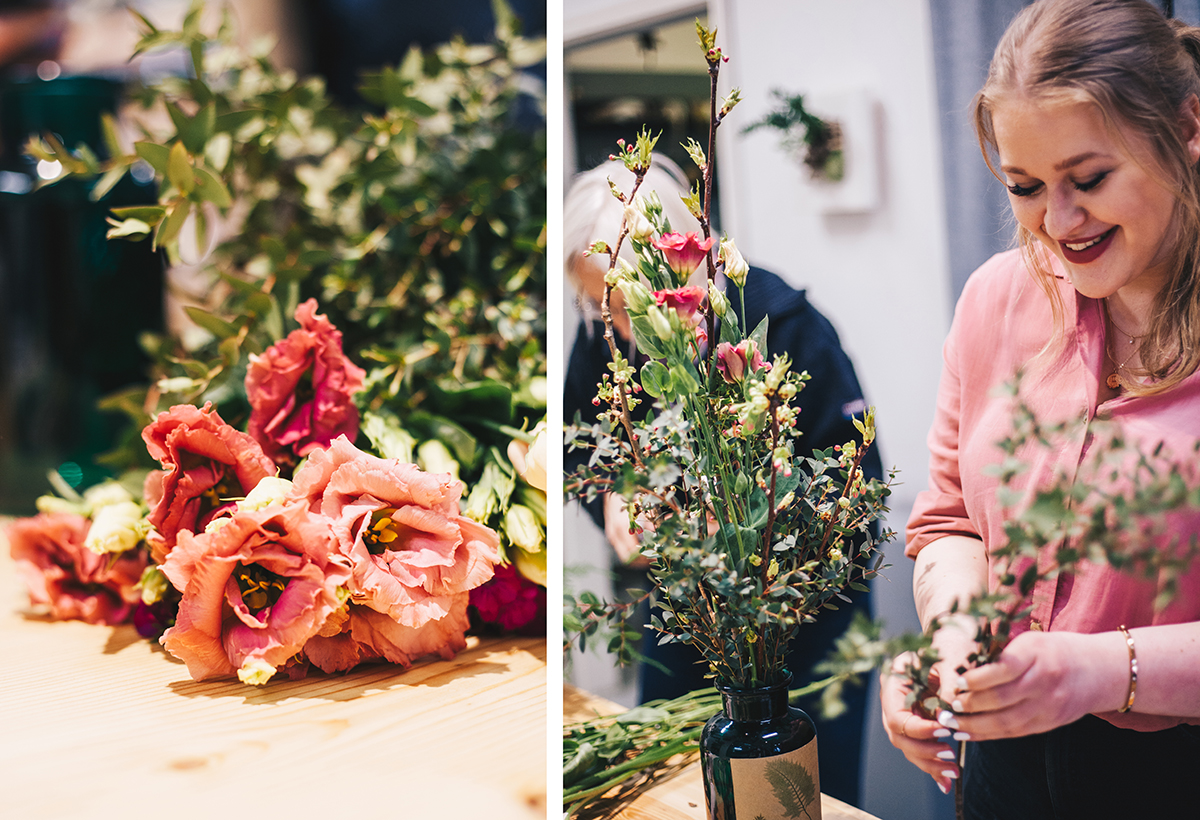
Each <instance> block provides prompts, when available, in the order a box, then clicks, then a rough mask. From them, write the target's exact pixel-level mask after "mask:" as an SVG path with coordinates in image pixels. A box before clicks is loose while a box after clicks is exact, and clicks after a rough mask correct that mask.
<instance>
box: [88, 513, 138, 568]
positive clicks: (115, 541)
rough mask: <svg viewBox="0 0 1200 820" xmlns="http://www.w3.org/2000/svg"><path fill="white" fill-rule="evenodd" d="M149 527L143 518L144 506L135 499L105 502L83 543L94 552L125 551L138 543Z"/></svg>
mask: <svg viewBox="0 0 1200 820" xmlns="http://www.w3.org/2000/svg"><path fill="white" fill-rule="evenodd" d="M147 529H148V527H147V525H146V524H145V523H144V521H143V519H142V508H141V507H140V506H138V504H137V503H136V502H133V501H119V502H117V503H115V504H105V505H104V506H103V507H101V508H100V511H99V512H97V513H96V516H95V518H93V519H92V526H91V528H90V529H89V530H88V534H87V537H86V538H85V539H84V541H83V545H84V546H85V547H87V548H88V549H90V550H91V551H92V552H95V553H99V554H101V555H103V554H104V553H108V552H125V551H126V550H131V549H133V548H134V547H136V546H137V545H138V542H140V541H141V540H142V539H143V538H144V537H145V536H146V531H147Z"/></svg>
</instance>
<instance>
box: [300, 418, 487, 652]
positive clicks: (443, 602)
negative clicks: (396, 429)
mask: <svg viewBox="0 0 1200 820" xmlns="http://www.w3.org/2000/svg"><path fill="white" fill-rule="evenodd" d="M292 492H293V495H294V497H296V498H300V499H303V500H304V501H305V502H306V503H307V504H308V506H309V508H310V509H311V510H312V511H314V512H317V511H319V512H320V513H321V514H322V515H324V516H326V517H327V518H329V519H330V521H331V523H332V528H333V533H334V536H335V538H336V539H337V542H338V549H339V551H340V552H341V553H342V554H343V555H344V556H346V557H347V558H348V559H349V561H350V564H351V566H352V569H353V577H352V579H351V582H350V591H351V594H352V596H353V598H352V600H353V602H354V603H355V604H358V605H360V606H358V607H356V610H358V614H359V615H360V616H361V617H360V618H359V619H358V620H357V621H355V622H354V623H353V624H352V632H353V631H354V630H359V632H358V633H355V634H360V633H361V634H366V632H364V630H367V629H368V627H369V629H370V632H371V634H372V636H373V637H372V640H371V641H370V645H371V646H372V648H373V649H374V650H375V651H377V652H379V654H380V655H382V656H383V657H386V658H388V659H389V660H394V659H395V657H399V656H412V657H416V656H419V655H420V654H425V653H426V652H435V651H440V649H439V647H440V646H442V645H444V642H445V641H448V640H450V639H451V638H452V639H453V642H454V643H455V644H460V643H461V640H462V634H461V633H462V630H465V628H466V621H465V617H466V615H465V613H466V603H467V594H468V592H469V591H470V590H471V589H473V588H475V587H477V586H479V585H480V584H483V583H485V582H486V581H487V580H488V579H490V578H491V577H492V572H493V570H492V567H493V565H494V564H495V563H496V562H497V561H498V560H499V555H498V552H497V550H498V547H499V543H500V539H499V536H497V535H496V533H495V532H493V531H492V530H491V529H489V528H487V527H485V526H483V525H482V524H479V523H476V522H475V521H472V520H471V519H469V518H465V517H463V516H462V515H460V514H459V511H458V500H459V497H460V496H461V494H462V484H461V482H459V481H456V480H455V479H453V478H452V477H451V476H449V475H446V474H432V473H426V472H422V471H421V470H420V469H419V468H417V467H416V466H415V465H412V464H403V463H401V462H399V461H397V460H395V459H382V458H377V457H375V456H373V455H370V454H368V453H364V452H362V451H361V450H359V449H358V448H356V447H355V446H354V445H353V444H351V443H350V442H349V441H347V440H346V439H345V438H344V437H339V438H337V439H335V440H334V441H333V443H332V444H330V446H329V448H328V449H327V450H323V451H322V450H317V451H314V452H313V453H312V454H311V455H310V456H309V458H308V461H307V462H305V464H304V467H302V468H301V469H300V470H299V471H298V472H297V473H296V476H295V479H294V482H293V489H292ZM367 608H369V609H371V610H374V611H375V612H377V613H380V614H382V615H386V616H387V620H391V621H393V622H394V623H395V624H396V625H397V626H399V627H404V628H406V629H407V630H409V631H408V632H404V631H402V630H397V629H393V628H392V627H390V626H388V625H387V624H384V623H383V622H382V621H380V620H379V619H378V618H375V617H374V616H373V615H372V614H371V613H369V612H364V611H363V610H364V609H367ZM448 619H449V620H448ZM360 622H361V623H360ZM422 630H428V631H429V634H430V635H432V636H433V639H429V636H428V635H425V634H424V633H423V632H422ZM356 640H357V639H356ZM429 647H434V648H429ZM396 662H402V661H396Z"/></svg>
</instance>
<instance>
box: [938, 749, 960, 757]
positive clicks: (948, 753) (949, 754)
mask: <svg viewBox="0 0 1200 820" xmlns="http://www.w3.org/2000/svg"><path fill="white" fill-rule="evenodd" d="M937 756H938V758H939V759H941V760H954V758H955V757H956V755H955V754H954V752H952V751H950V750H949V749H943V750H942V751H940V752H938V753H937Z"/></svg>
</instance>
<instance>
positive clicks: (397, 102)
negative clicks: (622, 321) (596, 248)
mask: <svg viewBox="0 0 1200 820" xmlns="http://www.w3.org/2000/svg"><path fill="white" fill-rule="evenodd" d="M497 8H498V13H497V20H498V25H497V31H496V37H495V40H494V41H493V42H491V43H489V44H481V45H475V44H467V43H465V42H462V41H461V40H455V41H453V42H450V43H448V44H445V45H443V46H440V47H438V48H436V49H433V50H431V51H428V52H421V51H419V50H416V49H414V50H412V51H410V52H409V53H408V55H407V56H406V57H405V59H404V60H403V62H402V63H401V64H400V65H399V66H395V67H385V68H383V69H381V70H380V71H379V72H378V73H376V74H372V75H368V76H366V77H364V79H363V94H364V96H365V97H366V98H367V99H368V100H370V101H371V102H373V103H374V104H376V105H377V106H378V110H376V111H352V110H343V109H341V108H339V107H338V106H337V105H335V104H334V103H333V102H332V101H331V100H330V99H329V97H328V96H327V95H326V91H325V88H324V84H323V82H322V81H321V80H320V79H318V78H298V77H296V76H295V75H294V74H292V73H290V72H284V71H279V70H277V69H276V68H274V67H273V65H272V64H271V62H270V59H269V58H268V56H267V54H266V53H265V51H264V50H262V49H261V48H260V49H259V50H257V51H255V52H254V53H249V54H247V53H243V52H242V51H240V50H239V49H238V48H236V47H235V46H234V44H233V43H234V37H233V29H232V23H231V21H230V19H229V18H228V16H226V18H225V19H224V22H223V23H222V25H221V27H220V30H219V31H218V32H217V33H216V34H215V35H213V36H210V35H208V34H206V33H205V32H204V31H202V30H201V28H200V24H199V20H200V13H199V12H200V4H199V3H198V2H197V3H195V4H194V5H193V7H192V9H191V11H190V12H189V14H188V16H187V19H186V21H185V23H184V25H183V27H182V29H181V30H178V31H168V30H162V29H158V28H156V27H154V26H153V25H152V24H151V23H150V22H149V21H148V20H145V18H141V20H142V24H143V30H142V38H141V41H140V42H139V43H138V45H137V49H136V51H137V53H139V54H141V53H147V52H152V51H158V50H162V49H182V50H184V51H185V52H186V53H188V54H190V55H191V59H192V68H193V76H189V77H172V78H167V79H164V80H162V81H160V82H158V83H156V84H155V85H153V86H150V87H147V88H144V89H141V90H140V91H139V92H137V94H136V97H137V99H138V100H140V102H141V103H142V104H143V105H144V106H145V108H146V110H147V111H151V112H153V111H160V112H163V111H165V113H166V114H167V116H166V117H164V118H161V119H162V120H163V121H164V122H166V123H168V124H169V125H168V127H167V129H166V130H165V131H157V130H154V129H153V128H152V127H150V126H145V130H146V133H145V138H144V139H142V140H140V141H138V142H137V144H136V145H135V146H133V148H132V149H131V150H130V149H126V148H124V147H122V146H121V145H120V144H119V142H118V140H117V137H116V129H115V128H114V127H113V124H112V123H111V122H106V123H105V128H104V133H105V134H106V141H107V142H108V143H109V149H110V151H111V158H110V159H108V160H106V161H104V162H100V161H98V160H96V159H95V157H94V156H91V155H90V154H88V155H84V154H82V153H81V152H78V151H76V152H72V151H69V150H67V149H66V148H65V147H64V146H62V145H60V144H58V143H57V142H56V141H55V140H54V138H53V137H52V136H46V137H44V138H43V139H42V140H35V141H34V142H33V143H32V144H31V145H30V146H29V149H30V150H31V151H32V152H33V153H35V154H37V155H39V156H45V157H46V158H49V159H58V160H59V161H62V162H63V164H64V168H65V169H66V173H67V174H68V175H69V174H77V175H86V176H93V177H97V181H96V183H95V185H94V187H93V192H92V193H93V197H95V198H102V197H103V196H104V194H105V193H106V192H107V190H108V189H109V188H110V187H111V186H112V185H113V184H114V183H115V182H116V181H117V180H118V179H119V178H120V176H121V175H122V174H124V173H125V172H126V171H128V170H129V169H130V168H131V167H132V166H134V165H135V164H137V163H142V162H144V163H146V164H148V165H149V166H150V167H151V168H152V169H153V170H154V173H155V174H156V176H157V178H158V180H159V189H158V191H159V193H158V201H157V203H155V204H153V205H147V206H144V207H138V208H122V209H115V210H114V212H113V218H112V219H111V220H110V222H111V224H112V225H113V229H112V231H111V232H110V234H109V235H110V237H114V238H115V237H123V238H127V239H141V238H146V237H149V238H150V241H151V242H153V243H154V244H155V246H156V247H161V248H164V249H165V251H166V253H167V254H168V256H169V257H170V259H171V260H172V261H176V262H177V261H180V260H181V259H182V260H183V261H191V260H190V259H188V258H187V257H188V255H189V252H188V251H187V250H186V249H187V246H188V245H191V246H195V247H196V248H198V249H200V250H198V251H191V252H190V253H191V256H192V257H194V256H196V255H198V254H202V253H203V249H204V248H206V247H207V246H208V245H209V244H210V243H211V242H212V241H213V240H214V237H217V238H219V239H220V242H219V245H218V246H217V247H216V249H215V250H214V251H213V252H212V253H211V254H210V255H209V256H207V257H206V258H204V259H203V261H202V265H203V268H204V270H205V271H207V274H208V275H209V277H210V283H211V287H210V288H209V289H208V292H209V296H208V298H207V299H206V301H205V303H204V304H202V305H200V306H196V307H191V308H189V309H188V315H189V317H190V318H191V319H192V321H193V322H194V323H195V324H196V325H197V326H198V327H199V328H200V329H201V331H202V332H201V333H200V334H199V336H198V337H197V338H196V339H192V338H189V341H188V343H187V344H185V343H184V342H183V340H181V339H177V338H158V337H148V338H147V339H146V340H145V343H144V346H145V348H146V350H147V351H148V352H149V353H150V354H151V356H152V357H153V360H154V370H153V373H152V374H151V379H150V386H148V387H146V388H144V389H142V390H141V392H140V393H139V394H127V395H124V396H123V397H120V398H119V399H118V398H114V399H113V400H112V401H111V402H110V403H109V405H108V406H110V407H114V408H120V409H122V410H124V411H127V412H128V413H129V415H130V417H131V421H132V423H133V425H134V426H135V427H136V428H138V429H140V427H141V426H142V425H144V424H145V423H147V422H148V421H149V420H150V418H152V417H153V415H154V414H156V413H157V412H158V411H160V410H163V409H165V408H167V407H169V406H171V405H174V404H180V403H193V404H198V405H199V404H203V403H204V402H207V401H211V402H213V403H214V404H216V405H217V406H218V408H219V410H220V412H221V414H222V416H223V417H224V418H225V419H226V420H227V421H229V422H230V423H232V424H234V425H239V424H240V423H241V422H242V421H243V420H244V419H245V416H246V413H247V409H248V408H247V405H246V399H245V390H244V387H243V380H244V377H245V371H246V364H247V361H248V357H249V356H251V355H254V354H258V353H261V352H263V351H264V350H265V349H266V348H267V347H268V346H269V345H271V344H272V343H274V342H275V341H276V340H278V339H280V338H282V337H283V336H284V335H286V334H287V332H288V331H290V330H292V329H293V328H294V327H295V325H294V323H293V320H292V316H293V313H294V311H295V308H296V306H297V304H299V303H300V302H302V301H304V300H306V299H308V298H310V297H314V298H316V299H317V300H318V302H319V304H320V308H319V310H320V312H321V313H324V314H326V315H328V317H329V319H330V321H331V322H333V324H334V325H335V326H337V327H338V328H339V329H340V330H341V331H342V332H343V334H344V339H343V342H344V349H345V350H346V352H347V354H348V355H349V356H350V358H351V359H352V360H353V361H355V362H356V363H358V364H359V365H361V366H363V367H364V368H365V369H366V370H367V371H368V374H367V379H366V387H365V389H364V390H363V391H362V392H361V393H360V394H359V395H358V396H357V397H356V400H357V401H358V402H359V405H360V409H361V410H362V411H363V419H364V423H363V433H364V435H365V436H366V437H367V438H368V439H369V440H370V441H371V442H372V443H373V444H374V445H375V446H376V447H378V448H379V451H380V452H383V453H386V454H389V455H396V456H403V455H409V456H410V457H411V453H412V452H414V451H415V448H416V447H417V446H418V445H419V443H420V442H421V441H426V440H438V441H441V442H442V443H443V444H444V445H445V446H446V447H447V448H448V450H449V451H450V452H451V453H453V454H454V457H455V458H456V459H457V460H458V461H459V462H460V464H461V466H462V467H463V475H462V477H463V478H464V480H466V481H467V482H468V485H469V486H470V485H471V483H472V480H473V479H476V478H478V477H479V475H480V473H481V472H482V471H484V470H486V469H488V465H492V464H494V463H495V462H496V461H497V458H496V457H494V456H493V455H491V454H492V453H493V452H494V450H493V448H495V447H497V446H501V447H502V446H503V445H504V444H505V443H506V442H507V441H508V440H509V439H510V438H511V434H509V433H505V432H503V431H502V428H503V427H508V428H511V429H516V430H518V431H519V430H521V429H526V428H528V427H531V426H532V424H533V422H534V421H535V420H536V419H539V418H541V417H542V416H544V414H545V405H546V395H545V387H544V386H545V378H544V376H545V355H544V347H545V319H544V317H545V313H546V311H545V284H546V265H545V252H546V227H545V217H546V214H545V207H546V169H545V134H544V132H542V131H529V130H525V129H522V128H520V127H518V126H517V124H516V123H515V122H514V110H515V103H516V101H517V97H518V70H519V69H520V68H521V67H522V66H524V65H527V64H530V63H532V62H536V61H537V60H539V59H541V58H542V55H544V51H545V47H544V44H543V43H541V42H533V41H528V40H524V39H522V38H521V37H519V36H518V35H516V34H515V33H514V32H515V25H514V21H513V20H512V17H511V14H510V13H508V11H507V9H506V8H505V7H503V6H502V5H501V4H497ZM148 121H150V120H148ZM193 237H194V238H193ZM537 385H540V386H539V387H537V388H536V389H535V386H537ZM144 459H145V453H144V447H142V446H141V443H140V441H139V440H138V439H137V436H136V435H131V436H129V437H128V439H127V441H126V443H125V444H124V445H123V446H122V447H120V448H119V449H118V450H117V451H116V452H114V453H111V454H109V456H108V457H107V459H106V460H107V463H108V464H110V465H111V466H113V467H114V468H124V467H127V466H129V465H131V464H134V463H137V462H139V461H144ZM501 489H502V488H501ZM495 490H496V486H495V484H494V483H493V484H492V485H490V488H489V491H495ZM506 504H507V495H506V494H505V493H504V492H502V491H501V492H498V493H496V492H493V496H492V498H491V501H490V502H489V505H488V509H489V510H491V511H493V512H496V511H502V510H503V508H504V507H505V506H506Z"/></svg>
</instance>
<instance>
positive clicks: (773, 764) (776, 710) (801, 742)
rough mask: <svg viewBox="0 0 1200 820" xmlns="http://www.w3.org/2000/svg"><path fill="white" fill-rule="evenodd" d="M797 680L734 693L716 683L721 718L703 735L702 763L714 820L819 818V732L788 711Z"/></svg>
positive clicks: (799, 714)
mask: <svg viewBox="0 0 1200 820" xmlns="http://www.w3.org/2000/svg"><path fill="white" fill-rule="evenodd" d="M791 682H792V678H791V675H788V676H787V678H786V679H785V680H783V681H780V682H779V683H777V684H774V685H772V686H764V687H760V688H756V689H735V688H733V687H730V686H723V685H720V684H718V685H717V690H718V691H719V692H720V693H721V700H722V708H721V711H720V712H718V713H717V714H716V715H714V716H713V717H712V718H710V719H709V721H708V723H707V724H706V725H705V727H704V731H703V733H702V734H701V735H700V762H701V771H702V773H703V776H704V793H705V798H706V799H707V801H708V816H709V817H710V818H712V820H738V818H740V819H741V820H755V818H757V817H763V818H776V817H779V818H783V817H786V818H792V817H799V818H809V820H817V818H820V816H821V800H820V789H819V781H818V777H817V767H816V744H817V730H816V727H815V726H814V725H813V722H812V720H811V719H809V717H808V715H806V714H805V713H804V712H803V711H802V710H800V709H797V708H795V707H793V706H789V705H788V689H789V687H790V685H791Z"/></svg>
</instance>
